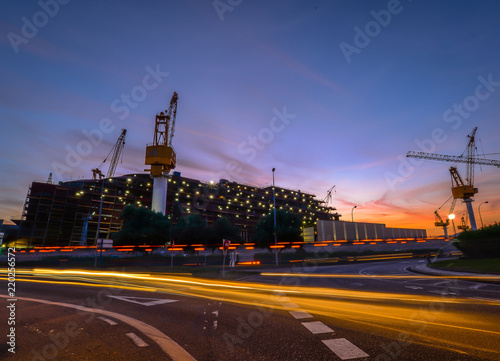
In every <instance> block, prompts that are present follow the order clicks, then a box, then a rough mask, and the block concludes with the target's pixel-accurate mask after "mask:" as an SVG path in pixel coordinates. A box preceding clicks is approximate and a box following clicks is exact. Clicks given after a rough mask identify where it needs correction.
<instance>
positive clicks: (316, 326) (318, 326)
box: [302, 321, 335, 334]
mask: <svg viewBox="0 0 500 361" xmlns="http://www.w3.org/2000/svg"><path fill="white" fill-rule="evenodd" d="M302 324H303V325H304V327H305V328H307V329H308V330H309V331H311V332H312V333H314V334H318V333H329V332H335V331H333V330H332V329H331V328H330V327H328V326H327V325H325V324H324V323H323V322H321V321H312V322H302Z"/></svg>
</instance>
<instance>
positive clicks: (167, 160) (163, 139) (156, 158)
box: [145, 92, 178, 214]
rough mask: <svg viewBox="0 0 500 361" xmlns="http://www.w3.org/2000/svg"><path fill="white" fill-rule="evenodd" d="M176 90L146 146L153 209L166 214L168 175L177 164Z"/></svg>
mask: <svg viewBox="0 0 500 361" xmlns="http://www.w3.org/2000/svg"><path fill="white" fill-rule="evenodd" d="M177 99H178V95H177V93H176V92H174V94H173V95H172V99H171V100H170V105H169V107H168V109H167V110H166V111H165V112H161V113H160V114H157V115H156V119H155V131H154V136H153V143H152V144H148V145H147V146H146V161H145V163H146V165H150V166H151V169H146V170H149V171H150V172H151V177H152V178H153V199H152V204H151V209H152V210H154V211H157V212H161V213H162V214H165V211H166V201H167V177H166V175H167V174H168V172H169V171H170V170H171V169H174V168H175V165H176V154H175V150H174V148H173V146H172V138H173V136H174V130H175V118H176V115H177Z"/></svg>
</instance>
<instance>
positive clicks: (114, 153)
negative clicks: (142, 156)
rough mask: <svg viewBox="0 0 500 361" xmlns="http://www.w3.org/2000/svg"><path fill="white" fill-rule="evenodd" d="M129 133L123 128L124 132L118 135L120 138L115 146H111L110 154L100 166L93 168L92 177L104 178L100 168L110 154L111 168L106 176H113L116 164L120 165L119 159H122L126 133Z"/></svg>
mask: <svg viewBox="0 0 500 361" xmlns="http://www.w3.org/2000/svg"><path fill="white" fill-rule="evenodd" d="M126 134H127V129H122V132H121V134H120V136H119V137H118V140H117V141H116V143H115V145H114V146H113V148H111V150H110V152H109V154H108V155H107V156H106V158H105V159H104V160H103V162H102V163H101V164H100V165H99V167H97V168H94V169H92V179H97V178H99V179H103V178H104V174H103V173H102V171H101V170H100V169H99V168H101V167H102V165H103V164H104V163H106V161H107V160H108V158H109V156H111V161H110V164H109V169H108V173H107V174H106V178H111V177H113V176H114V175H115V171H116V166H117V165H118V160H119V159H120V156H121V154H122V151H123V147H124V146H125V135H126Z"/></svg>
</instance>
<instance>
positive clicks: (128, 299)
mask: <svg viewBox="0 0 500 361" xmlns="http://www.w3.org/2000/svg"><path fill="white" fill-rule="evenodd" d="M106 296H108V297H111V298H116V299H117V300H121V301H125V302H132V303H137V304H138V305H142V306H155V305H161V304H164V303H172V302H177V301H178V300H169V299H166V298H146V297H130V296H112V295H106ZM138 300H148V301H146V302H145V301H138Z"/></svg>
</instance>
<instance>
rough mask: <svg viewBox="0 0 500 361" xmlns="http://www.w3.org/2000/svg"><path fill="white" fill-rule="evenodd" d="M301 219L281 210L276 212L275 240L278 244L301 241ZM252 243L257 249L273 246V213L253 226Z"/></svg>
mask: <svg viewBox="0 0 500 361" xmlns="http://www.w3.org/2000/svg"><path fill="white" fill-rule="evenodd" d="M301 233H302V218H301V217H300V216H299V215H297V214H293V213H290V212H286V211H283V210H277V211H276V236H277V237H276V238H277V241H278V242H299V241H303V237H302V236H301V235H300V234H301ZM254 242H255V244H256V245H257V246H258V247H267V246H269V245H270V244H274V212H271V213H269V214H268V215H267V216H265V217H263V218H261V219H260V220H259V222H258V223H257V225H256V226H255V236H254Z"/></svg>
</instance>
